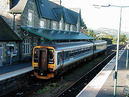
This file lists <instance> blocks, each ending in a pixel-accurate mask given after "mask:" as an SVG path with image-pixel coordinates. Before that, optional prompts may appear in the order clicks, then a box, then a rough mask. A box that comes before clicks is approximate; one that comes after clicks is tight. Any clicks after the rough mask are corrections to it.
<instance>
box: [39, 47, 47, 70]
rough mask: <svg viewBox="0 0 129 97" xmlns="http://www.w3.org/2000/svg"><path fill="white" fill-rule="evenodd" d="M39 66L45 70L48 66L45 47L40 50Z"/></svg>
mask: <svg viewBox="0 0 129 97" xmlns="http://www.w3.org/2000/svg"><path fill="white" fill-rule="evenodd" d="M39 65H40V66H39V67H40V68H41V70H42V71H43V72H44V71H47V68H48V62H47V49H45V48H43V49H41V50H40V59H39Z"/></svg>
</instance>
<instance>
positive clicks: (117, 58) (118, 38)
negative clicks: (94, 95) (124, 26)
mask: <svg viewBox="0 0 129 97" xmlns="http://www.w3.org/2000/svg"><path fill="white" fill-rule="evenodd" d="M93 6H95V7H118V8H120V19H119V29H118V33H117V52H116V64H115V71H114V97H116V93H117V73H118V61H119V41H120V32H121V20H122V9H123V8H127V7H129V6H118V5H110V4H109V5H93Z"/></svg>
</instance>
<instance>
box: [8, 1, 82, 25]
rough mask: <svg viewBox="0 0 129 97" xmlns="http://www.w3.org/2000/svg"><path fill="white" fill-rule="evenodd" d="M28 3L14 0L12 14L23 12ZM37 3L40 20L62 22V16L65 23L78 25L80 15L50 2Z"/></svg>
mask: <svg viewBox="0 0 129 97" xmlns="http://www.w3.org/2000/svg"><path fill="white" fill-rule="evenodd" d="M26 3H27V0H12V6H11V10H10V12H13V13H20V12H22V11H23V10H24V8H25V5H26ZM35 3H36V7H37V10H38V14H39V17H40V18H47V19H51V20H55V21H60V20H61V16H63V18H64V22H66V23H69V24H74V25H76V24H77V20H78V17H79V16H80V14H79V13H77V12H75V11H72V10H70V9H68V8H65V7H63V6H60V5H58V4H56V3H54V2H51V1H48V0H35ZM80 22H81V21H80Z"/></svg>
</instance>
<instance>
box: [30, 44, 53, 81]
mask: <svg viewBox="0 0 129 97" xmlns="http://www.w3.org/2000/svg"><path fill="white" fill-rule="evenodd" d="M32 66H33V68H34V75H35V76H36V77H37V78H39V79H50V78H53V77H54V70H55V59H54V48H53V47H47V46H36V47H34V49H33V57H32Z"/></svg>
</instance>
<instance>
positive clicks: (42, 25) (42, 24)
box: [40, 19, 47, 28]
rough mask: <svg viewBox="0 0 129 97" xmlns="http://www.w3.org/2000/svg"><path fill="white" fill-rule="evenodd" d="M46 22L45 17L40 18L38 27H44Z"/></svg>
mask: <svg viewBox="0 0 129 97" xmlns="http://www.w3.org/2000/svg"><path fill="white" fill-rule="evenodd" d="M46 23H47V21H46V19H41V20H40V28H46Z"/></svg>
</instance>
